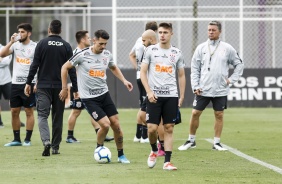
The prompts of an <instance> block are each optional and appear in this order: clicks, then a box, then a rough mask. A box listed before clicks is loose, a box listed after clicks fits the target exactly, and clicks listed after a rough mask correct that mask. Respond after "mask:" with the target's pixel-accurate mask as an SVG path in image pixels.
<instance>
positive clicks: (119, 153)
mask: <svg viewBox="0 0 282 184" xmlns="http://www.w3.org/2000/svg"><path fill="white" fill-rule="evenodd" d="M122 155H124V153H123V149H118V157H120V156H122Z"/></svg>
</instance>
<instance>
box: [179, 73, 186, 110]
mask: <svg viewBox="0 0 282 184" xmlns="http://www.w3.org/2000/svg"><path fill="white" fill-rule="evenodd" d="M178 85H179V100H178V107H181V106H182V103H183V101H184V95H185V87H186V77H185V70H184V68H179V69H178Z"/></svg>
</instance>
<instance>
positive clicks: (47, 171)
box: [0, 108, 282, 184]
mask: <svg viewBox="0 0 282 184" xmlns="http://www.w3.org/2000/svg"><path fill="white" fill-rule="evenodd" d="M137 111H138V110H137V109H119V118H120V122H121V126H122V129H123V132H124V152H125V154H126V156H127V158H128V159H129V160H130V161H131V164H120V163H117V151H116V147H115V144H114V142H110V143H105V146H107V147H108V148H109V149H110V150H111V152H112V162H111V163H110V164H98V163H97V162H96V161H95V160H94V158H93V152H94V148H95V147H96V134H95V132H94V129H93V127H92V125H91V124H90V121H89V115H88V114H87V113H86V111H83V112H82V114H81V115H80V117H79V118H78V120H77V124H76V127H75V132H74V133H75V137H76V138H77V139H79V140H80V141H81V142H82V143H80V144H67V143H66V142H65V139H66V136H67V119H68V115H69V113H70V111H69V110H66V111H65V116H64V131H63V140H62V143H61V148H60V152H61V154H60V155H54V156H53V155H51V156H50V157H42V156H41V153H42V151H43V146H42V143H41V140H40V136H39V131H38V126H37V116H36V115H37V112H36V111H35V116H36V118H35V119H36V123H35V127H34V132H33V136H32V146H31V147H23V146H21V147H4V144H5V143H7V142H9V141H11V140H12V139H13V134H12V129H11V123H10V121H11V116H10V112H2V120H3V122H4V125H5V127H4V128H1V129H0V134H1V137H2V138H1V140H0V153H1V154H0V157H1V158H0V160H1V164H0V167H1V172H0V183H5V184H6V183H9V184H12V183H17V184H18V183H29V184H33V183H36V184H38V183H41V184H43V183H58V184H64V183H68V184H90V183H91V184H92V183H99V184H102V183H117V184H119V183H128V184H129V183H130V184H132V183H140V184H144V183H146V184H148V183H154V184H155V183H178V184H179V183H279V182H281V177H282V176H281V174H279V173H276V172H274V171H272V170H270V169H268V168H266V167H264V166H261V165H258V164H255V163H252V162H250V161H248V160H246V159H244V158H241V157H238V156H236V155H234V154H233V153H231V152H229V151H226V152H218V151H212V150H211V148H212V144H210V143H209V142H207V141H206V140H205V139H206V138H211V139H213V132H214V131H213V123H214V116H213V111H212V109H206V110H205V111H204V112H203V114H202V116H201V122H200V127H199V129H198V132H197V137H196V142H197V148H195V149H192V150H187V151H178V150H177V148H178V146H180V145H181V144H183V143H184V142H185V140H186V139H187V137H188V126H189V119H190V115H191V108H188V109H181V114H182V123H181V124H179V125H177V126H175V129H174V149H173V154H172V163H173V164H174V165H175V166H176V167H178V170H177V171H164V170H163V169H162V166H163V161H164V158H163V157H159V158H158V161H157V164H156V166H155V167H154V168H153V169H149V168H148V166H147V157H148V154H149V152H150V146H149V144H140V143H133V137H134V135H135V131H136V113H137ZM21 120H22V121H24V120H25V114H24V111H22V112H21ZM49 122H50V121H49ZM281 124H282V116H281V108H229V109H227V110H226V111H225V124H224V128H223V134H222V138H221V142H222V143H223V144H226V145H228V146H230V147H232V148H235V149H238V150H239V151H241V152H243V153H245V154H247V155H249V156H252V157H254V158H257V159H259V160H261V161H263V162H266V163H269V164H272V165H274V166H277V167H280V168H282V159H281V158H282V155H281V153H282V147H281V132H282V126H281ZM109 135H111V136H112V135H113V133H112V130H110V132H109ZM24 137H25V128H21V139H22V141H23V140H24Z"/></svg>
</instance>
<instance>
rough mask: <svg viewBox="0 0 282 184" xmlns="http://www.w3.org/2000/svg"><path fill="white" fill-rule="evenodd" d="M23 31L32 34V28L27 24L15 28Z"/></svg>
mask: <svg viewBox="0 0 282 184" xmlns="http://www.w3.org/2000/svg"><path fill="white" fill-rule="evenodd" d="M20 28H21V29H23V30H25V31H27V32H32V26H31V25H30V24H29V23H21V24H19V25H18V26H17V29H20Z"/></svg>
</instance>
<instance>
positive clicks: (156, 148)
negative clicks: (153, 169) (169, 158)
mask: <svg viewBox="0 0 282 184" xmlns="http://www.w3.org/2000/svg"><path fill="white" fill-rule="evenodd" d="M151 147H152V151H153V152H157V151H158V146H157V143H154V144H151Z"/></svg>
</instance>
